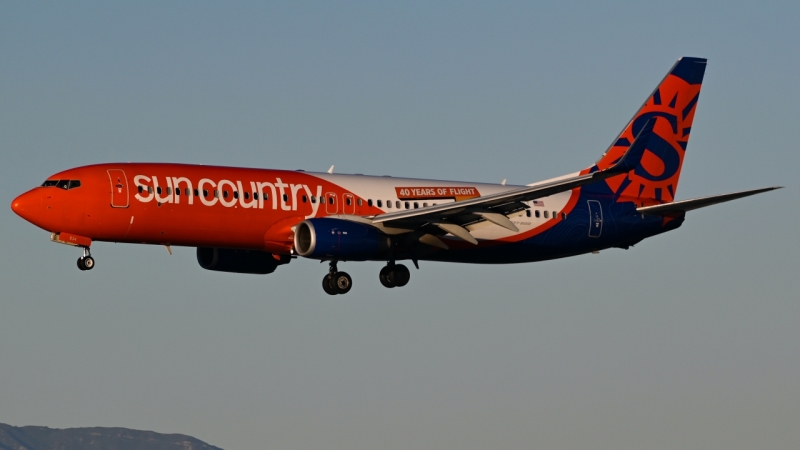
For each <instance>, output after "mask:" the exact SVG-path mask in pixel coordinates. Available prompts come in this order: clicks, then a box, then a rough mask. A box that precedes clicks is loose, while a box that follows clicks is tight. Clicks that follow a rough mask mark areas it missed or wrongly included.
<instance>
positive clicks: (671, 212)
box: [636, 186, 782, 216]
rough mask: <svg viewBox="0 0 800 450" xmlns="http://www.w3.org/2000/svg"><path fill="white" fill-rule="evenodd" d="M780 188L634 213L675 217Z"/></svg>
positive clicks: (642, 208) (685, 202)
mask: <svg viewBox="0 0 800 450" xmlns="http://www.w3.org/2000/svg"><path fill="white" fill-rule="evenodd" d="M781 187H782V186H774V187H768V188H762V189H753V190H751V191H742V192H733V193H731V194H722V195H712V196H711V197H703V198H695V199H692V200H682V201H680V202H672V203H666V204H663V205H655V206H643V207H641V208H636V211H638V212H640V213H642V214H650V215H654V216H676V215H680V214H683V213H685V212H686V211H691V210H693V209H698V208H705V207H706V206H711V205H716V204H717V203H723V202H728V201H731V200H736V199H737V198H742V197H749V196H751V195H756V194H760V193H762V192H767V191H772V190H775V189H781Z"/></svg>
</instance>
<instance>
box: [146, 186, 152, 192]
mask: <svg viewBox="0 0 800 450" xmlns="http://www.w3.org/2000/svg"><path fill="white" fill-rule="evenodd" d="M147 193H148V194H152V193H153V186H147Z"/></svg>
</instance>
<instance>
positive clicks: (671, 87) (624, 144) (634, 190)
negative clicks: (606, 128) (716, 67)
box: [592, 57, 706, 202]
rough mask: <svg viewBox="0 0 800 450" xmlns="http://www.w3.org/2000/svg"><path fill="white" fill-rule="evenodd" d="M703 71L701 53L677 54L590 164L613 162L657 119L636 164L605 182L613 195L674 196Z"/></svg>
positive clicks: (637, 197) (659, 198)
mask: <svg viewBox="0 0 800 450" xmlns="http://www.w3.org/2000/svg"><path fill="white" fill-rule="evenodd" d="M705 70H706V60H705V59H704V58H689V57H684V58H681V59H679V60H678V62H677V63H675V65H674V66H673V67H672V69H671V70H670V71H669V73H668V74H667V76H666V77H664V79H663V80H662V81H661V83H660V84H659V85H658V87H657V88H656V90H655V91H653V93H652V94H651V95H650V97H648V98H647V101H645V103H644V105H642V107H641V108H639V111H638V112H636V114H635V115H634V116H633V118H632V119H631V120H630V122H628V125H627V126H626V127H625V129H623V130H622V133H620V134H619V136H617V138H616V139H615V140H614V143H613V144H612V145H611V147H609V148H608V150H607V151H606V153H605V154H604V155H603V157H602V158H600V160H599V161H598V162H597V163H596V164H595V167H592V170H604V169H607V168H608V167H611V166H612V165H614V163H616V162H617V161H618V160H619V159H620V158H621V157H622V155H623V154H624V153H625V151H627V150H628V148H629V147H630V146H631V143H632V142H633V141H634V138H635V137H636V136H638V135H639V132H640V131H641V130H642V128H644V126H645V125H646V124H647V123H648V121H650V119H655V127H654V133H653V136H651V137H650V139H649V141H648V144H647V148H646V150H645V151H644V154H643V156H642V159H641V162H640V163H639V164H638V166H637V167H636V168H634V169H633V170H631V171H630V172H628V173H626V174H624V175H619V176H616V177H612V178H609V179H607V180H605V181H604V183H606V184H607V185H608V187H609V188H610V189H611V191H612V192H613V193H614V194H615V196H617V197H624V198H625V199H630V200H631V201H637V200H640V199H641V200H644V199H646V200H651V201H652V200H655V201H660V202H671V201H673V200H674V199H675V192H676V191H677V190H678V179H679V178H680V174H681V166H682V165H683V157H684V154H685V153H686V147H687V144H688V143H689V135H690V134H691V131H692V121H693V120H694V113H695V109H696V107H697V99H698V97H699V96H700V87H701V86H702V83H703V75H704V74H705ZM620 200H622V198H620Z"/></svg>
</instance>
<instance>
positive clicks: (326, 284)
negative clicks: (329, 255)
mask: <svg viewBox="0 0 800 450" xmlns="http://www.w3.org/2000/svg"><path fill="white" fill-rule="evenodd" d="M322 290H323V291H325V293H326V294H328V295H336V294H338V293H339V292H338V291H337V290H336V288H335V287H334V286H333V275H331V274H328V275H325V278H323V279H322Z"/></svg>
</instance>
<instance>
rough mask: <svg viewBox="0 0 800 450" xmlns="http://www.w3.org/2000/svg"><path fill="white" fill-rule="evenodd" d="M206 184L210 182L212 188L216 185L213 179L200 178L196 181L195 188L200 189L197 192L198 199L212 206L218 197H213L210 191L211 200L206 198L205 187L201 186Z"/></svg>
mask: <svg viewBox="0 0 800 450" xmlns="http://www.w3.org/2000/svg"><path fill="white" fill-rule="evenodd" d="M206 184H210V185H211V187H212V188H214V187H217V183H214V182H213V181H211V180H209V179H208V178H203V179H202V180H200V182H199V183H197V189H199V190H200V192H199V194H200V201H201V202H203V204H204V205H206V206H214V205H216V204H217V201H218V200H219V199H218V198H216V197H214V194H213V193H211V200H208V199H207V198H206V194H205V189H204V188H203V186H204V185H206Z"/></svg>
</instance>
